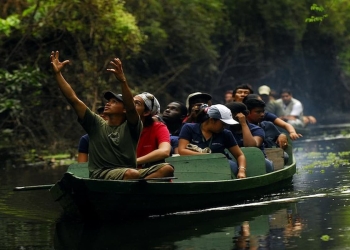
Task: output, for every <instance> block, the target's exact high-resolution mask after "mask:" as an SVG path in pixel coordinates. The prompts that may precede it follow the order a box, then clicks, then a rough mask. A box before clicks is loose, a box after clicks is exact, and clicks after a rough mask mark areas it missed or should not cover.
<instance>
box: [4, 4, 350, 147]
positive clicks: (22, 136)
mask: <svg viewBox="0 0 350 250" xmlns="http://www.w3.org/2000/svg"><path fill="white" fill-rule="evenodd" d="M314 1H316V0H304V1H295V0H269V1H267V0H252V1H247V0H235V1H231V0H142V1H140V0H127V1H121V0H108V1H106V0H71V1H66V0H45V1H40V0H3V1H1V3H0V7H1V8H0V11H1V12H0V43H1V47H0V50H1V53H0V54H1V57H2V60H1V61H0V138H1V139H0V147H1V148H4V147H14V148H16V151H17V152H21V151H22V152H24V151H26V150H28V149H32V150H33V149H35V150H37V151H39V150H44V149H46V150H50V151H60V150H67V151H74V150H76V147H77V144H78V141H79V138H80V136H81V135H82V134H84V131H83V130H82V129H81V127H80V125H79V124H78V122H77V121H76V115H75V113H74V112H73V111H72V110H71V108H70V106H69V105H68V104H67V102H66V100H65V99H64V98H63V97H62V95H61V93H60V91H59V89H58V87H57V85H56V82H55V79H54V77H53V74H52V71H51V67H50V60H49V55H50V52H51V51H52V50H59V51H60V54H61V59H62V60H66V59H69V60H71V63H70V65H69V66H68V67H66V70H65V72H64V76H65V77H66V79H67V80H68V82H70V83H71V85H72V87H73V88H74V89H75V91H76V92H77V95H78V96H79V97H80V98H81V99H82V100H83V101H84V102H85V103H86V104H87V105H88V106H89V107H90V108H91V109H92V110H95V109H96V108H97V107H98V106H99V105H101V104H102V103H103V98H102V93H103V92H104V91H106V90H110V89H111V90H113V91H115V92H118V91H119V87H118V83H117V82H116V81H115V79H114V78H113V77H111V75H110V74H108V73H107V72H106V68H107V66H108V63H109V61H110V60H111V59H112V58H113V57H119V58H121V60H122V62H123V66H124V71H125V73H126V75H127V79H128V81H129V84H130V86H131V87H132V90H133V92H134V93H139V92H141V91H148V92H151V93H153V94H154V95H155V96H156V97H157V98H158V99H159V101H160V103H161V105H163V106H165V105H166V104H167V103H169V102H171V101H173V100H179V101H182V102H185V99H186V97H187V95H188V94H189V93H192V92H196V91H204V92H208V93H211V94H212V96H213V98H214V103H219V102H222V101H223V96H224V92H225V91H226V90H228V89H232V88H233V87H234V86H235V85H237V84H242V83H249V84H251V85H252V86H253V87H254V88H255V89H257V88H258V87H259V86H260V85H262V84H267V85H269V86H270V87H271V88H272V89H274V90H276V91H279V90H280V89H281V88H282V87H288V88H290V89H292V91H293V95H294V97H296V98H297V99H299V100H301V101H302V102H303V103H304V106H305V113H306V114H312V115H314V116H316V117H317V118H318V120H319V121H322V119H323V118H326V117H330V116H333V114H341V113H342V112H347V111H348V107H349V106H350V105H349V102H350V99H349V98H348V96H349V93H350V82H349V80H350V46H348V45H349V41H350V18H348V16H349V13H350V1H342V0H317V3H316V5H315V3H314ZM312 6H314V7H312ZM315 6H316V8H315ZM317 6H320V7H321V8H319V7H317ZM335 117H336V116H335Z"/></svg>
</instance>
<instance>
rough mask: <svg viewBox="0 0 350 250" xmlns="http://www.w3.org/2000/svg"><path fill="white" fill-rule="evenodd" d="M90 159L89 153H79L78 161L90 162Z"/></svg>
mask: <svg viewBox="0 0 350 250" xmlns="http://www.w3.org/2000/svg"><path fill="white" fill-rule="evenodd" d="M88 160H89V154H87V153H81V152H79V153H78V163H82V162H88Z"/></svg>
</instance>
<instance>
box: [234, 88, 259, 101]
mask: <svg viewBox="0 0 350 250" xmlns="http://www.w3.org/2000/svg"><path fill="white" fill-rule="evenodd" d="M253 93H254V91H253V89H252V88H251V86H250V85H248V84H241V85H238V86H237V87H236V88H235V89H234V90H233V93H232V100H233V101H234V102H243V99H244V97H246V96H247V95H249V94H253Z"/></svg>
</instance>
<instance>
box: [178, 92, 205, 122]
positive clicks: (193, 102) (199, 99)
mask: <svg viewBox="0 0 350 250" xmlns="http://www.w3.org/2000/svg"><path fill="white" fill-rule="evenodd" d="M202 104H208V105H209V106H210V105H211V95H209V94H207V93H202V92H195V93H192V94H190V95H188V97H187V100H186V108H187V117H185V119H184V120H183V122H184V123H185V122H186V123H187V122H189V123H191V122H196V117H197V114H198V112H199V107H200V106H201V105H202Z"/></svg>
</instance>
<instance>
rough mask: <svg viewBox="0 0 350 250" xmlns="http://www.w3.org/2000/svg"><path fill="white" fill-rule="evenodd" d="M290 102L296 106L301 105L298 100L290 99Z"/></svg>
mask: <svg viewBox="0 0 350 250" xmlns="http://www.w3.org/2000/svg"><path fill="white" fill-rule="evenodd" d="M292 102H293V103H294V104H297V105H302V104H301V101H299V100H298V99H295V98H292Z"/></svg>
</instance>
